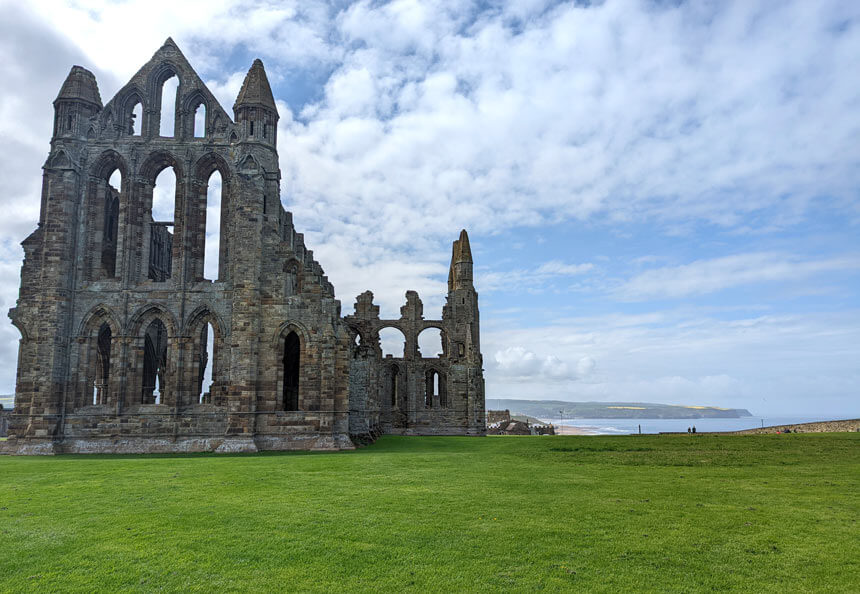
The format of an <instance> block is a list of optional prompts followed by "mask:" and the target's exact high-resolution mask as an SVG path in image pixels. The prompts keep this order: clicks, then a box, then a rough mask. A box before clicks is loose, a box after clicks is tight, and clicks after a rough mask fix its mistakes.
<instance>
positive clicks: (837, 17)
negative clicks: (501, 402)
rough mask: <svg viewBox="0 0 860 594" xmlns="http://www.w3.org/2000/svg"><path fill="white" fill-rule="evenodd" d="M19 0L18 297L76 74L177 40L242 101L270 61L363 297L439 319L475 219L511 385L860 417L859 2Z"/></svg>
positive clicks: (14, 129)
mask: <svg viewBox="0 0 860 594" xmlns="http://www.w3.org/2000/svg"><path fill="white" fill-rule="evenodd" d="M0 6H2V10H3V14H4V17H5V18H4V22H3V23H0V52H2V54H3V55H2V56H0V57H2V60H0V73H2V76H3V77H4V81H6V84H4V85H3V86H2V89H0V138H2V142H0V152H2V155H0V180H2V182H3V186H4V188H5V189H6V191H5V193H4V196H3V197H2V198H0V200H2V203H3V206H4V210H5V213H6V216H5V217H4V220H3V221H0V270H2V273H3V275H4V278H6V279H8V283H7V284H6V286H4V287H2V290H0V299H2V305H3V307H5V308H8V307H11V306H13V305H14V299H15V296H16V293H17V279H18V270H19V268H20V261H21V257H22V254H21V250H20V247H19V246H18V243H19V242H20V241H21V240H22V239H23V238H24V237H25V236H26V235H27V234H28V233H29V232H30V231H32V229H33V228H34V226H35V221H36V219H37V216H38V196H39V186H40V167H41V165H42V163H43V162H44V159H45V157H46V156H47V150H48V140H49V137H50V130H51V122H52V108H51V101H52V100H53V99H54V97H55V96H56V93H57V90H58V89H59V87H60V84H61V83H62V80H63V78H64V77H65V75H66V73H67V72H68V70H69V68H70V67H71V65H72V64H80V65H83V66H85V67H87V68H89V69H91V70H93V71H94V72H95V73H96V75H97V78H98V81H99V85H100V89H101V93H102V99H103V101H105V102H106V101H107V100H108V99H109V98H110V97H111V96H112V95H113V94H114V93H115V92H116V91H117V90H118V89H119V88H120V86H121V85H122V84H123V83H124V82H125V81H126V80H127V79H128V78H129V77H130V76H131V75H132V74H133V73H134V72H135V71H136V70H137V69H138V68H139V67H140V66H141V65H142V64H143V63H145V62H146V61H147V60H148V59H149V57H150V56H151V55H152V53H153V52H154V51H155V50H156V49H157V48H158V47H159V46H160V45H161V44H162V43H163V41H164V39H165V38H166V37H167V36H172V37H173V38H174V39H175V40H176V42H177V43H178V44H179V46H180V47H181V48H182V49H183V51H184V53H185V54H186V56H187V57H188V58H189V60H190V61H191V63H192V65H194V66H195V68H196V69H197V71H198V73H199V74H200V75H201V77H202V78H203V79H204V80H205V81H206V82H207V84H208V85H209V87H210V89H211V90H212V91H213V92H214V93H215V94H216V96H217V97H218V98H219V99H220V101H221V103H222V105H223V106H224V107H225V108H226V109H227V111H228V113H229V112H231V108H232V104H233V100H234V98H235V95H236V93H237V92H238V89H239V86H240V85H241V82H242V78H243V77H244V74H245V72H246V71H247V69H248V67H249V66H250V63H251V61H252V60H253V59H254V58H256V57H260V58H262V59H263V61H264V63H265V65H266V70H267V72H268V74H269V78H270V80H271V82H272V84H273V90H274V94H275V97H276V98H277V100H278V102H279V110H280V114H281V121H280V131H279V152H280V157H281V169H282V175H283V178H282V179H283V182H282V193H281V199H282V201H283V203H284V205H285V206H286V208H287V209H288V210H291V211H292V212H293V213H294V220H295V222H296V225H297V227H298V229H299V230H300V231H303V232H305V233H306V237H307V240H308V243H309V244H310V246H311V247H312V249H314V253H315V255H316V257H317V259H318V260H319V261H320V262H321V263H322V265H323V267H324V268H325V270H326V272H327V274H328V275H329V277H330V278H331V280H332V281H333V283H334V285H335V289H336V292H337V296H338V298H339V299H340V300H341V302H342V304H343V309H344V311H345V312H347V311H349V310H350V309H351V308H352V304H353V302H354V298H355V295H357V294H358V293H360V292H361V291H363V290H365V289H368V288H369V289H371V290H373V291H374V293H375V295H376V298H377V302H378V303H380V304H381V306H382V310H383V315H388V316H391V317H395V316H396V315H397V312H398V308H399V306H400V305H401V304H402V303H403V301H404V293H405V291H406V290H407V289H415V290H418V291H419V293H420V295H421V297H422V299H423V301H424V304H425V315H426V316H427V317H433V316H437V315H439V313H438V312H440V309H441V305H442V302H443V298H444V291H445V280H446V275H447V264H448V258H449V257H450V242H451V241H452V240H453V239H455V238H456V237H457V234H458V232H459V229H460V228H463V227H465V228H467V229H468V230H469V233H470V238H471V240H472V247H473V252H474V256H475V260H476V285H477V288H478V290H479V292H480V296H481V313H482V330H483V332H482V340H483V344H482V346H483V354H484V362H485V368H486V377H487V395H488V397H491V398H505V397H511V398H521V397H524V398H553V399H562V400H642V401H654V402H668V403H685V404H708V405H717V406H738V407H744V408H748V409H750V410H751V411H752V412H753V413H754V414H756V415H776V414H780V413H784V414H810V415H812V414H815V415H819V414H825V415H833V416H857V415H860V299H858V293H860V290H858V289H860V240H858V228H860V142H858V141H860V85H858V84H857V80H858V76H860V72H858V70H860V67H858V64H860V61H859V60H858V57H860V4H857V3H852V2H838V1H829V2H828V1H821V2H807V1H786V2H753V1H749V0H748V1H739V2H729V1H726V2H656V1H655V2H636V1H632V0H627V1H608V2H577V3H554V2H542V1H540V0H529V1H522V2H511V3H506V2H485V3H468V2H460V1H458V2H442V1H438V2H415V1H398V2H333V3H309V2H277V3H276V2H270V3H267V2H232V1H227V0H223V1H218V0H209V1H206V2H203V1H188V2H162V1H149V2H143V1H140V0H129V1H126V2H121V3H112V2H69V3H66V4H62V3H58V2H35V3H31V4H30V5H29V6H27V7H24V6H23V5H22V4H21V3H13V2H8V1H0ZM16 343H17V333H16V331H15V330H14V328H12V327H11V325H4V327H3V329H2V331H0V352H2V354H3V355H4V358H5V359H6V360H7V361H10V362H14V361H15V352H16ZM13 367H14V365H12V364H10V365H8V366H7V368H6V369H4V370H0V393H3V392H10V391H11V390H12V389H13V385H14V369H13Z"/></svg>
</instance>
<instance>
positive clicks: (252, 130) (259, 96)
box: [233, 58, 280, 147]
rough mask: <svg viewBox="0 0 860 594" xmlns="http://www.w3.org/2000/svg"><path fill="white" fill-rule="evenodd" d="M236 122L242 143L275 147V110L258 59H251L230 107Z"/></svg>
mask: <svg viewBox="0 0 860 594" xmlns="http://www.w3.org/2000/svg"><path fill="white" fill-rule="evenodd" d="M233 113H234V114H235V120H236V123H237V124H239V126H240V127H241V129H242V138H243V140H248V141H254V142H262V143H265V144H269V145H271V146H273V147H274V146H275V144H276V142H277V132H278V119H280V116H279V115H278V108H277V107H276V106H275V98H274V96H273V95H272V87H271V86H269V78H268V77H267V76H266V70H265V68H263V62H262V60H260V59H259V58H257V59H256V60H254V63H253V64H252V65H251V69H250V70H248V74H247V75H246V76H245V82H243V83H242V88H241V90H240V91H239V95H238V96H237V97H236V103H235V105H233Z"/></svg>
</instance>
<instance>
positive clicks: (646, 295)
mask: <svg viewBox="0 0 860 594" xmlns="http://www.w3.org/2000/svg"><path fill="white" fill-rule="evenodd" d="M857 269H860V257H841V258H828V259H822V260H808V259H803V258H799V257H797V256H793V255H790V254H780V253H774V252H758V253H751V254H736V255H732V256H724V257H722V258H714V259H711V260H696V261H695V262H692V263H690V264H684V265H682V266H667V267H662V268H653V269H651V270H646V271H645V272H642V273H640V274H637V275H636V276H634V277H633V278H631V279H630V280H629V281H627V282H625V283H624V284H623V285H622V286H621V287H620V288H619V289H618V292H617V293H618V296H619V297H621V298H622V299H630V300H646V299H652V298H660V297H671V298H680V297H687V296H690V295H703V294H705V293H712V292H715V291H720V290H722V289H727V288H730V287H736V286H740V285H748V284H752V283H763V282H780V281H793V282H796V281H804V280H806V279H808V278H809V277H812V276H815V275H820V274H823V273H827V272H833V271H839V270H857Z"/></svg>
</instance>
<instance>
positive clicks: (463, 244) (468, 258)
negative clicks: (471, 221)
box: [457, 229, 472, 262]
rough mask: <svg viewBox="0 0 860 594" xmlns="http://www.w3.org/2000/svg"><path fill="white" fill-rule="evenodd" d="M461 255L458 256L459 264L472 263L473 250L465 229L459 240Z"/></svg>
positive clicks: (461, 232)
mask: <svg viewBox="0 0 860 594" xmlns="http://www.w3.org/2000/svg"><path fill="white" fill-rule="evenodd" d="M457 246H458V248H459V253H458V254H457V262H472V248H471V246H470V245H469V234H468V233H466V230H465V229H463V230H462V231H460V239H458V240H457Z"/></svg>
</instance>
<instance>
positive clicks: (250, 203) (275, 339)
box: [2, 39, 483, 453]
mask: <svg viewBox="0 0 860 594" xmlns="http://www.w3.org/2000/svg"><path fill="white" fill-rule="evenodd" d="M174 76H175V77H176V78H177V79H178V81H179V86H178V92H177V95H176V100H175V106H174V107H175V109H174V113H175V117H174V134H173V136H170V137H165V136H161V134H160V130H161V122H160V118H161V113H162V105H161V101H162V86H163V85H164V83H165V81H166V80H168V79H169V78H171V77H174ZM54 106H55V122H54V135H53V138H52V139H51V150H50V154H49V156H48V159H47V161H46V163H45V165H44V168H43V170H44V173H43V184H42V198H41V210H40V216H39V223H38V227H37V228H36V230H35V231H34V232H33V233H32V234H31V235H30V236H29V237H28V238H27V239H25V240H24V242H23V243H22V245H23V247H24V263H23V266H22V270H21V288H20V293H19V299H18V303H17V305H16V307H15V308H13V309H12V310H10V312H9V316H10V318H11V320H12V322H13V324H14V325H15V326H16V327H17V328H18V329H19V331H20V333H21V340H20V344H19V362H18V375H17V381H16V394H15V411H14V414H13V415H11V419H10V439H9V441H8V442H4V444H3V446H2V450H3V451H6V452H12V453H52V452H56V451H63V452H161V451H199V450H215V451H255V450H258V449H296V448H301V449H337V448H351V447H353V446H352V442H351V441H350V439H349V435H350V434H351V433H352V434H354V435H372V436H375V435H378V434H379V432H380V431H381V430H383V429H389V430H393V431H397V432H411V433H422V432H423V433H437V432H442V433H450V432H460V433H470V434H471V433H481V432H482V430H483V380H482V375H481V369H480V351H479V345H478V332H477V293H475V292H474V289H473V288H471V254H469V255H468V260H469V263H468V271H466V270H465V268H466V265H465V260H463V258H462V253H460V252H462V251H463V250H462V249H460V252H457V249H458V248H457V247H456V246H457V245H458V243H455V256H457V254H458V253H460V255H459V256H457V257H456V258H455V260H457V262H453V261H452V274H454V268H455V266H456V267H458V268H457V275H458V276H456V278H457V283H456V284H457V287H456V288H455V289H452V288H451V287H449V304H448V305H447V306H446V309H445V311H444V312H443V317H442V320H441V321H437V322H433V324H435V325H436V327H440V328H441V329H444V331H446V332H448V333H449V335H450V341H451V342H450V344H451V345H452V346H451V347H450V348H454V349H455V350H456V352H457V353H459V354H458V355H457V356H455V357H448V356H446V357H444V358H442V359H440V360H438V361H435V362H434V363H433V364H432V367H433V369H435V370H437V372H439V373H444V374H445V377H446V378H447V379H446V383H445V388H446V390H447V393H448V394H451V395H452V398H453V399H454V400H452V403H453V402H456V406H455V407H447V408H444V410H443V407H441V406H439V407H436V406H434V407H432V410H415V411H413V413H412V414H409V413H407V409H408V408H409V407H413V406H414V405H415V402H417V399H418V398H419V396H418V392H419V390H420V375H421V373H423V372H424V371H425V370H427V369H429V368H430V367H431V363H430V362H426V361H424V360H423V359H422V358H421V357H420V354H418V353H417V346H416V348H415V350H414V351H411V352H410V354H409V355H408V356H407V357H404V359H403V360H402V361H399V362H398V363H399V364H400V365H402V366H403V376H402V377H401V378H398V380H397V381H398V382H403V386H404V388H403V390H404V392H403V393H404V398H408V400H404V405H403V407H395V408H396V410H395V409H391V408H386V407H385V406H384V404H383V403H384V401H385V400H384V398H382V397H381V392H380V390H383V389H384V388H383V387H382V385H383V384H384V383H385V382H386V381H389V384H390V378H388V376H387V375H386V373H390V372H391V371H390V369H386V368H385V367H384V366H383V365H382V364H381V362H380V361H379V357H378V356H377V351H378V348H374V347H373V337H374V334H373V332H375V331H378V324H377V325H374V323H373V322H372V320H371V319H370V318H368V319H367V320H351V318H353V317H354V316H350V317H348V318H347V319H346V320H344V319H343V318H342V317H341V312H340V302H339V301H337V300H336V299H335V294H334V287H333V286H332V284H331V283H330V282H329V281H328V279H327V277H326V276H325V273H324V271H323V269H322V267H321V266H320V264H319V263H318V262H317V261H316V260H315V259H314V256H313V252H312V251H311V250H309V249H308V248H307V246H306V245H305V243H304V237H303V236H302V234H301V233H298V232H297V231H296V230H295V228H294V226H293V221H292V215H291V214H290V213H289V212H287V211H286V210H284V208H283V207H282V206H281V201H280V169H279V161H278V154H277V149H276V142H277V121H278V117H279V116H278V112H277V108H276V105H275V102H274V98H273V96H272V92H271V88H270V87H269V83H268V80H267V77H266V73H265V70H264V67H263V64H262V62H260V61H259V60H256V61H255V62H254V63H253V65H252V66H251V68H250V70H249V71H248V74H247V76H246V78H245V81H244V83H243V85H242V89H241V91H240V92H239V95H238V97H237V99H236V103H235V105H234V106H233V114H234V115H233V117H232V118H231V117H230V116H228V115H227V113H226V112H225V110H224V109H223V108H222V107H221V106H220V105H219V104H218V101H217V100H216V99H215V97H214V96H213V95H212V93H211V92H210V91H209V90H208V89H207V88H206V86H205V85H204V84H203V82H202V81H201V80H200V78H199V77H198V75H197V74H196V73H195V72H194V70H193V68H192V67H191V66H190V64H189V63H188V62H187V60H186V59H185V57H184V56H183V55H182V52H181V51H180V50H179V48H178V47H177V46H176V44H175V43H174V42H173V41H172V40H170V39H168V40H167V42H166V43H165V44H164V46H162V47H161V48H160V49H159V50H158V51H157V52H156V53H155V55H154V56H153V57H152V59H151V60H150V61H149V62H148V63H147V64H146V65H144V66H143V67H142V68H141V69H140V70H139V71H138V72H137V73H136V74H135V75H134V76H133V77H132V79H131V80H130V81H129V82H128V83H127V84H126V85H125V86H124V87H123V88H122V89H120V91H119V92H118V93H117V94H116V95H115V96H114V97H113V98H112V99H111V100H110V101H109V102H108V103H107V104H104V105H103V104H102V102H101V97H100V95H99V91H98V86H97V83H96V80H95V77H94V76H93V74H92V73H91V72H89V71H87V70H85V69H84V68H81V67H79V66H75V67H73V68H72V70H71V72H70V73H69V76H68V78H67V79H66V81H65V82H64V84H63V86H62V88H61V90H60V93H59V95H58V97H57V99H56V100H55V101H54ZM201 106H202V109H205V117H204V124H203V130H202V131H201V130H195V115H196V114H197V112H198V110H200V109H201ZM136 111H137V112H138V113H139V114H140V115H139V120H138V118H137V117H136V115H135V112H136ZM200 132H202V135H201V134H200ZM166 168H172V169H173V172H174V173H175V176H176V193H175V208H174V217H173V220H170V221H161V220H155V219H154V218H153V196H154V186H155V182H156V178H157V177H158V175H159V173H160V172H161V171H163V170H164V169H166ZM115 171H119V173H120V175H121V183H120V187H119V188H113V187H112V186H111V185H110V184H109V180H110V178H111V175H112V174H113V173H114V172H115ZM215 172H218V173H219V175H220V176H221V180H222V182H221V183H222V194H221V217H220V218H221V220H220V244H219V246H218V254H219V261H218V272H217V275H216V278H211V279H207V278H205V277H204V262H205V236H206V227H207V220H206V213H207V188H208V185H209V179H210V177H211V176H212V175H213V174H214V173H215ZM458 241H459V245H462V244H463V243H465V246H466V251H468V239H467V238H465V232H464V233H463V235H462V236H461V239H460V240H458ZM458 258H459V259H458ZM461 260H462V261H461ZM467 277H468V278H467ZM449 285H450V283H449ZM452 291H453V292H452ZM411 299H412V302H411V303H412V304H411V305H409V304H408V306H409V307H408V311H407V313H406V314H404V316H405V317H404V318H402V319H401V320H397V321H395V322H396V323H398V324H402V325H403V326H404V327H408V328H409V329H410V331H414V330H416V329H417V328H419V327H423V326H425V325H426V323H425V322H424V321H423V319H422V316H421V312H420V300H418V298H417V294H416V295H415V296H414V298H411ZM452 299H454V300H455V301H456V302H452ZM371 301H372V296H371ZM376 317H377V318H378V310H377V316H376ZM210 326H211V329H212V335H213V339H214V344H213V345H212V346H213V355H212V360H211V361H209V357H208V355H207V341H208V339H207V328H208V327H210ZM357 331H360V332H362V333H364V336H366V338H367V340H368V341H369V342H368V343H367V344H366V345H364V347H363V349H364V350H361V347H359V348H357V347H356V345H355V342H354V339H355V335H356V332H357ZM368 332H369V333H368ZM377 344H378V336H377ZM416 345H417V343H416ZM359 351H360V353H359ZM359 354H360V356H357V355H359ZM207 364H211V367H212V382H211V386H204V385H203V382H202V380H203V369H204V368H205V367H206V365H207ZM398 385H400V384H399V383H398ZM407 394H408V395H409V396H408V397H407V396H406V395H407ZM406 402H408V404H406ZM434 405H435V402H434ZM401 409H402V410H401ZM458 415H459V416H458ZM478 418H480V422H478V420H477V419H478Z"/></svg>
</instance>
